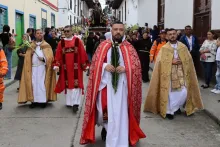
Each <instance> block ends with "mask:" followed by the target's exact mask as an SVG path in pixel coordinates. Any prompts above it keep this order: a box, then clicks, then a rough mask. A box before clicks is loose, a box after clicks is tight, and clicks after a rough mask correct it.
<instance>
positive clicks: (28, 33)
mask: <svg viewBox="0 0 220 147" xmlns="http://www.w3.org/2000/svg"><path fill="white" fill-rule="evenodd" d="M26 33H27V36H28V39H27V40H28V42H31V41H32V39H31V35H32V33H33V32H32V29H31V28H28V29H27V32H26Z"/></svg>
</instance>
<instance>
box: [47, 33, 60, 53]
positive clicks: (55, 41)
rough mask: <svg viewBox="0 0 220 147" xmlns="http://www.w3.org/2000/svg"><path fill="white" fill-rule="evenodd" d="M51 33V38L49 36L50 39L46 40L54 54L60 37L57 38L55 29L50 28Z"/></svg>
mask: <svg viewBox="0 0 220 147" xmlns="http://www.w3.org/2000/svg"><path fill="white" fill-rule="evenodd" d="M51 35H52V38H50V39H49V40H48V44H50V46H51V48H52V50H53V54H54V55H55V53H56V49H57V45H58V43H59V41H60V39H59V38H57V34H56V31H55V30H52V31H51Z"/></svg>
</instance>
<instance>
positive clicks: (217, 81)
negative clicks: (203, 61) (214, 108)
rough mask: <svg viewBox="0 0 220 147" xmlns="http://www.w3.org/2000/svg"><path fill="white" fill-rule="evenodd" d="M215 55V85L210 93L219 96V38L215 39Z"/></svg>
mask: <svg viewBox="0 0 220 147" xmlns="http://www.w3.org/2000/svg"><path fill="white" fill-rule="evenodd" d="M217 47H218V49H217V53H216V64H217V71H216V85H215V89H213V90H211V92H213V93H215V94H220V37H219V38H218V39H217Z"/></svg>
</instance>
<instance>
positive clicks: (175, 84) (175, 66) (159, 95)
mask: <svg viewBox="0 0 220 147" xmlns="http://www.w3.org/2000/svg"><path fill="white" fill-rule="evenodd" d="M168 36H169V42H168V43H167V44H165V45H164V46H163V47H162V48H161V50H160V52H159V54H158V56H157V60H156V63H155V66H154V71H153V73H152V79H151V82H150V86H149V91H148V94H147V99H146V101H145V106H144V111H145V112H146V111H150V112H153V113H160V114H161V116H162V117H164V118H165V117H167V118H168V119H173V118H174V114H180V113H181V110H180V108H181V107H184V108H185V111H186V115H187V116H189V115H192V114H193V113H194V112H195V111H196V110H197V109H202V108H203V103H202V100H201V94H200V90H199V86H198V80H197V77H196V73H195V69H194V64H193V61H192V57H191V55H190V52H189V51H188V48H187V47H186V46H185V45H184V44H182V43H181V42H179V41H177V32H176V30H175V29H170V30H169V31H168Z"/></svg>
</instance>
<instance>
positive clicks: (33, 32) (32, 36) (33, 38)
mask: <svg viewBox="0 0 220 147" xmlns="http://www.w3.org/2000/svg"><path fill="white" fill-rule="evenodd" d="M31 30H32V34H31V41H35V40H36V38H35V35H34V34H35V29H34V28H31Z"/></svg>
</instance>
